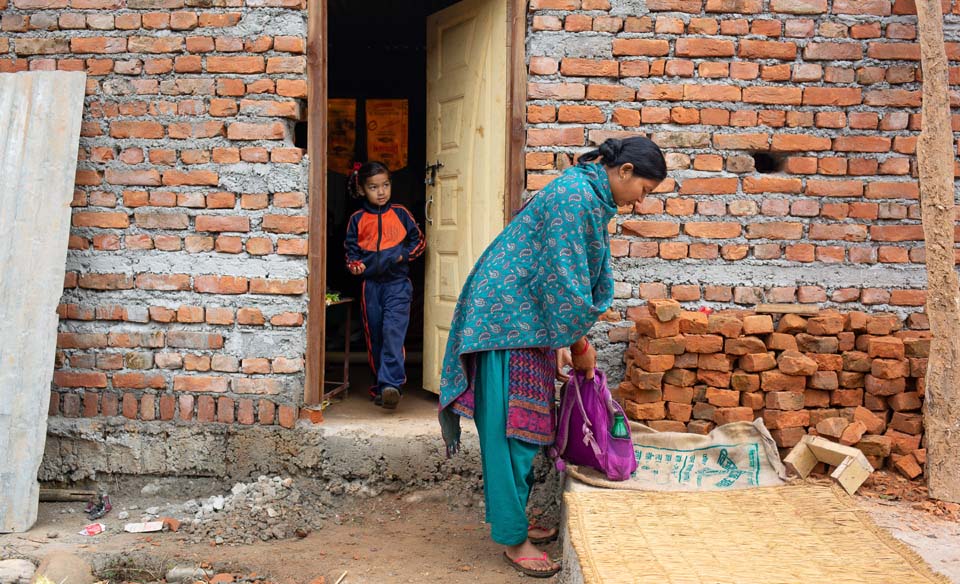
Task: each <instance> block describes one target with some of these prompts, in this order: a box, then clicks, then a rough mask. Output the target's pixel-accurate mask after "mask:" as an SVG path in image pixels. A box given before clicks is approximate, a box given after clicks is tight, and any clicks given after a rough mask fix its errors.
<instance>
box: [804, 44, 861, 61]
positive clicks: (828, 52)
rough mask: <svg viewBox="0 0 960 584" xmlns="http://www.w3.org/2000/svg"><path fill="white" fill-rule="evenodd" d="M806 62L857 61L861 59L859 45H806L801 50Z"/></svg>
mask: <svg viewBox="0 0 960 584" xmlns="http://www.w3.org/2000/svg"><path fill="white" fill-rule="evenodd" d="M803 58H804V59H806V60H825V61H859V60H860V59H862V58H863V47H862V46H861V45H860V43H807V45H806V47H805V48H804V50H803Z"/></svg>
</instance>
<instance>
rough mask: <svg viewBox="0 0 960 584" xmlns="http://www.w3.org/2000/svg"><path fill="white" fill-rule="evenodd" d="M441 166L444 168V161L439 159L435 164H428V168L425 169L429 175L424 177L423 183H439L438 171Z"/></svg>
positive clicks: (429, 184)
mask: <svg viewBox="0 0 960 584" xmlns="http://www.w3.org/2000/svg"><path fill="white" fill-rule="evenodd" d="M441 168H443V163H442V162H440V161H439V160H438V161H436V162H435V163H433V164H428V165H427V168H425V169H424V172H426V174H427V177H426V178H425V179H423V183H424V184H425V185H427V186H428V187H432V186H433V185H435V184H437V171H438V170H440V169H441Z"/></svg>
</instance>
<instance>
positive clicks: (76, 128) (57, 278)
mask: <svg viewBox="0 0 960 584" xmlns="http://www.w3.org/2000/svg"><path fill="white" fill-rule="evenodd" d="M85 90H86V74H85V73H76V72H31V73H16V74H0V533H7V532H11V531H25V530H27V529H29V528H30V527H31V526H32V525H33V523H34V522H35V521H36V518H37V503H38V494H39V490H38V485H37V470H38V468H39V467H40V461H41V458H42V456H43V449H44V443H45V441H46V431H47V407H48V404H49V400H50V382H51V379H52V377H53V366H54V357H55V353H56V345H57V322H58V318H57V304H58V303H59V300H60V295H61V293H62V291H63V277H64V263H65V261H66V256H67V241H68V238H69V236H70V202H71V201H72V200H73V189H74V175H75V174H76V169H77V149H78V144H79V140H80V122H81V118H82V113H83V98H84V94H85Z"/></svg>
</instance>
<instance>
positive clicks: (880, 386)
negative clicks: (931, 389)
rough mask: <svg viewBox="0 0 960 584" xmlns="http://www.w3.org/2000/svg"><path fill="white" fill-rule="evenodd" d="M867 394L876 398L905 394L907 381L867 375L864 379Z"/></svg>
mask: <svg viewBox="0 0 960 584" xmlns="http://www.w3.org/2000/svg"><path fill="white" fill-rule="evenodd" d="M864 381H865V386H866V389H867V393H869V394H871V395H874V396H891V395H895V394H898V393H903V391H904V390H905V389H906V380H905V379H904V378H902V377H901V378H899V379H880V378H877V377H874V376H873V375H867V376H866V377H865V378H864Z"/></svg>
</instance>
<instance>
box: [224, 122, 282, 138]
mask: <svg viewBox="0 0 960 584" xmlns="http://www.w3.org/2000/svg"><path fill="white" fill-rule="evenodd" d="M285 135H286V132H285V129H284V125H283V123H282V122H272V123H265V124H257V123H247V122H234V123H232V124H230V125H229V126H228V127H227V138H228V139H230V140H282V139H283V138H284V137H285Z"/></svg>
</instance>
